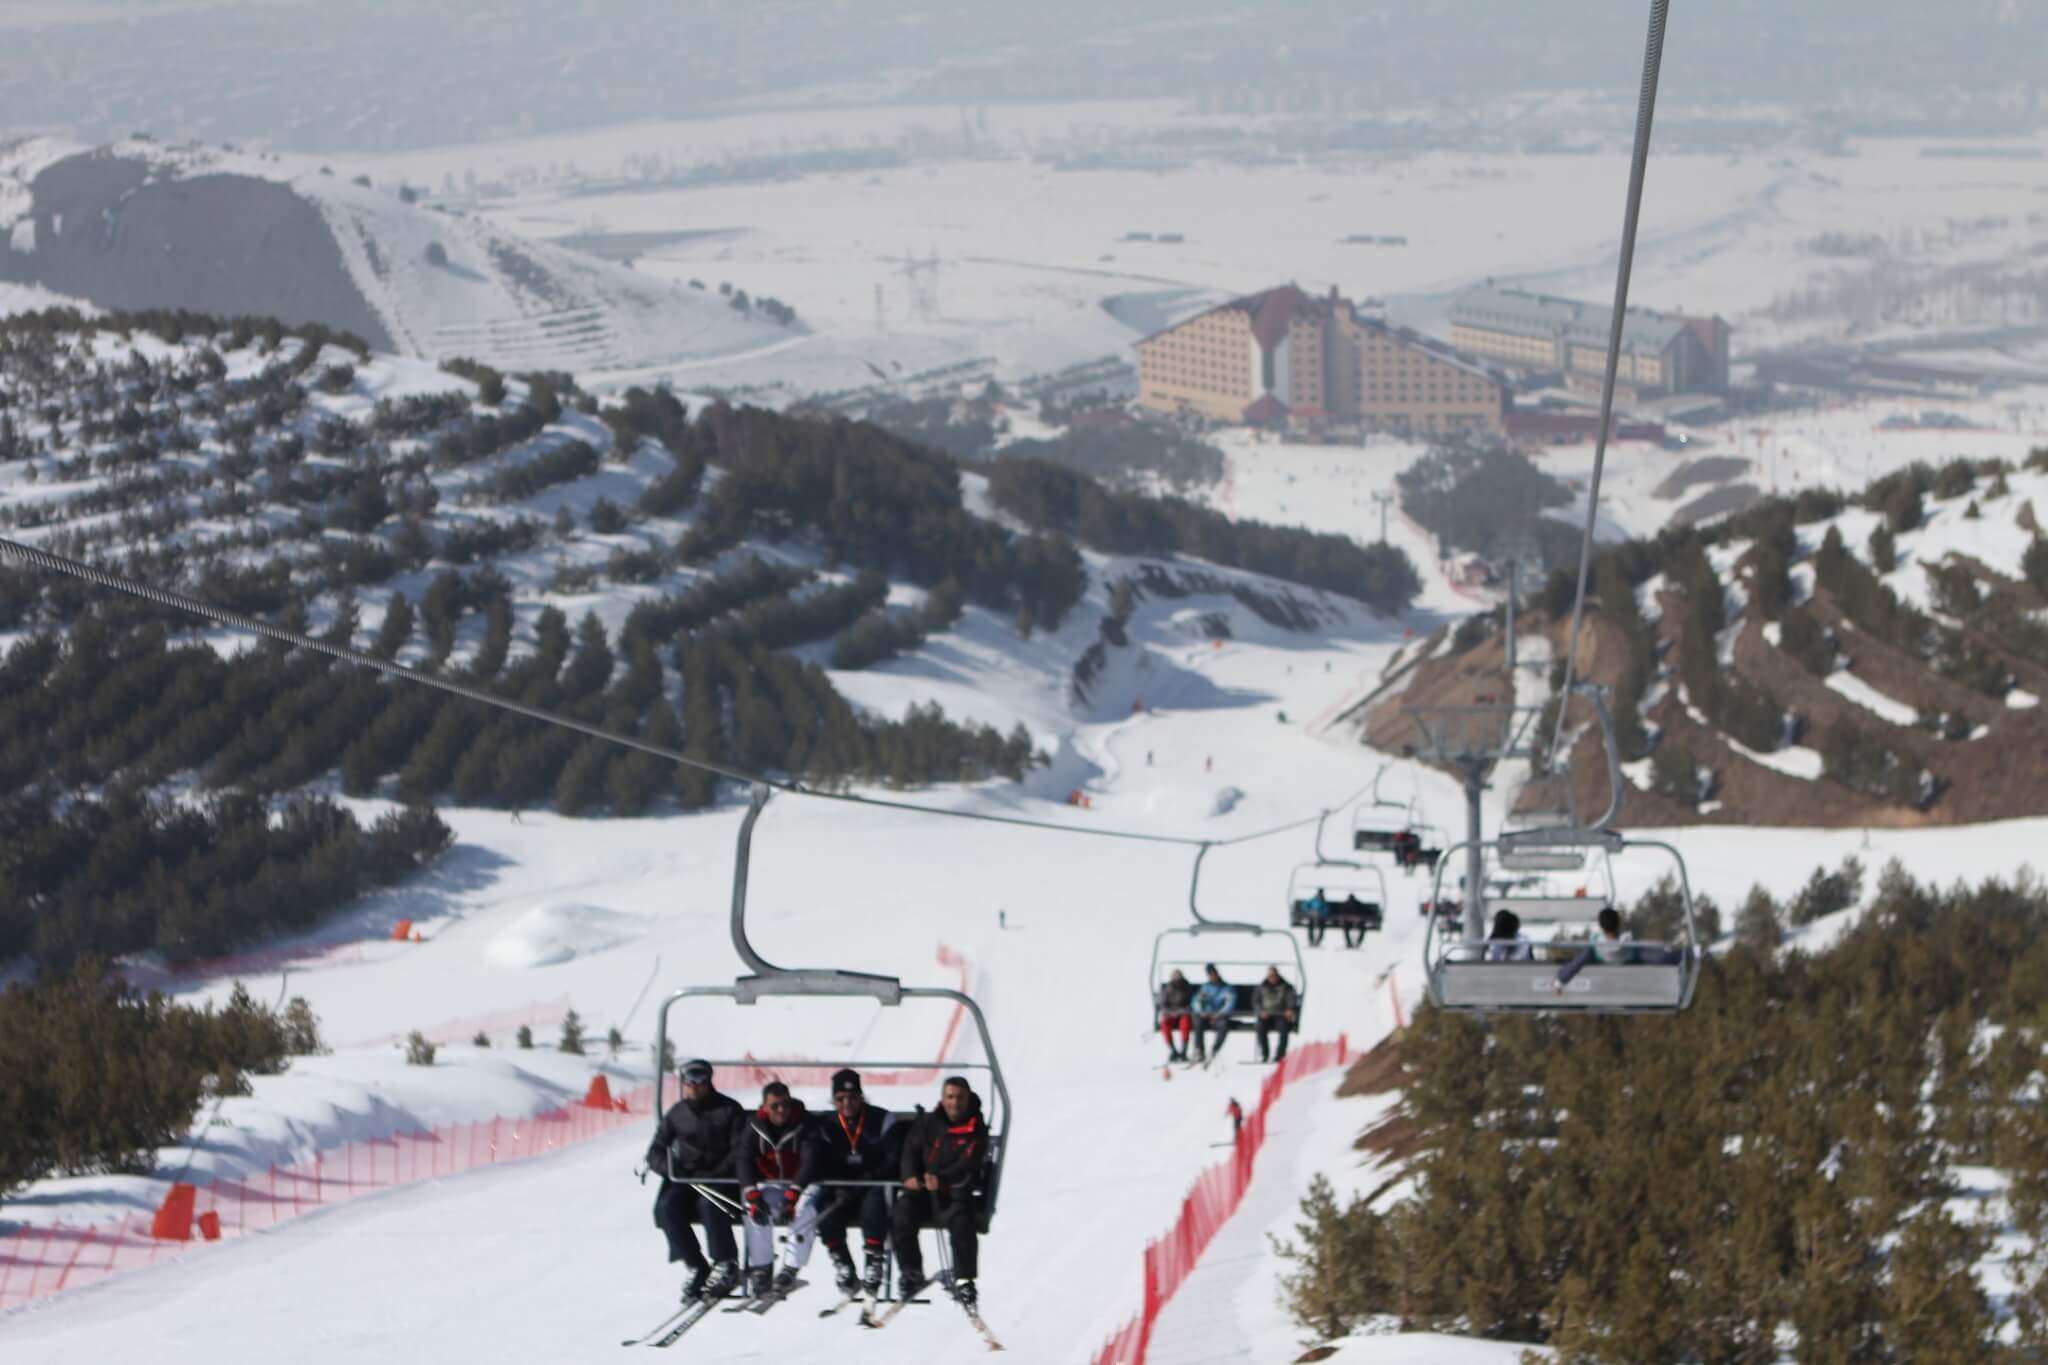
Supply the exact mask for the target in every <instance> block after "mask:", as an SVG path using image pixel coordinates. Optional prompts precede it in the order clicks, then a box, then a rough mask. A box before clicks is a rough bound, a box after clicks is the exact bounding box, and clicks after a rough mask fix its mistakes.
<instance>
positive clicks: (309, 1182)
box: [0, 1077, 654, 1309]
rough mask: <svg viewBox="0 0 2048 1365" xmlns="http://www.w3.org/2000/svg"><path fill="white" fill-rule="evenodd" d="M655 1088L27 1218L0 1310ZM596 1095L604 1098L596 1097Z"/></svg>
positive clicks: (344, 1197)
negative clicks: (121, 1202)
mask: <svg viewBox="0 0 2048 1365" xmlns="http://www.w3.org/2000/svg"><path fill="white" fill-rule="evenodd" d="M599 1079H602V1078H601V1077H600V1078H599ZM653 1096H654V1088H653V1087H652V1086H650V1085H643V1086H640V1087H638V1088H637V1089H635V1090H632V1091H630V1092H628V1093H627V1094H626V1095H624V1096H623V1097H622V1098H617V1099H612V1098H611V1097H610V1096H609V1094H608V1090H607V1088H606V1087H599V1086H595V1085H593V1087H592V1093H591V1095H590V1096H589V1097H588V1098H587V1099H586V1100H585V1101H584V1102H582V1103H578V1104H571V1105H565V1106H563V1107H562V1108H559V1109H550V1110H548V1111H547V1112H546V1113H543V1114H535V1115H533V1116H531V1117H528V1118H512V1119H508V1118H495V1119H482V1120H479V1121H477V1122H474V1123H453V1124H447V1125H444V1126H442V1127H440V1128H436V1129H434V1130H432V1131H431V1132H415V1133H401V1134H397V1135H395V1136H392V1137H385V1138H376V1139H373V1140H369V1141H364V1142H351V1143H349V1144H348V1145H346V1146H344V1147H342V1148H340V1149H339V1150H336V1151H331V1152H320V1153H318V1154H316V1155H315V1156H314V1157H313V1158H312V1159H311V1160H309V1161H304V1162H300V1163H298V1164H297V1165H292V1166H272V1167H271V1168H270V1169H269V1170H267V1171H265V1172H263V1173H261V1174H253V1173H252V1174H250V1175H247V1176H242V1177H239V1178H222V1179H218V1180H211V1181H208V1182H207V1183H205V1184H203V1185H199V1184H196V1183H194V1184H187V1183H182V1182H181V1183H179V1184H176V1185H173V1186H172V1187H171V1193H170V1194H169V1196H168V1197H166V1198H165V1200H164V1204H163V1207H162V1208H160V1209H158V1210H157V1211H156V1212H155V1213H154V1214H133V1215H130V1216H129V1217H127V1218H124V1219H122V1220H121V1221H120V1222H118V1223H100V1224H95V1225H92V1226H87V1227H72V1226H69V1225H66V1224H62V1223H59V1224H56V1225H53V1226H47V1227H28V1226H23V1227H21V1228H19V1229H17V1230H16V1231H15V1232H14V1233H13V1234H12V1235H11V1236H0V1309H6V1308H11V1307H14V1306H16V1305H18V1304H23V1303H27V1302H29V1301H31V1300H33V1299H39V1298H45V1297H48V1296H49V1295H52V1294H58V1293H62V1292H63V1291H64V1290H66V1289H75V1288H77V1287H78V1286H80V1285H84V1284H90V1283H92V1282H93V1281H95V1280H101V1279H105V1278H106V1277H107V1276H109V1275H113V1274H118V1273H119V1272H121V1271H123V1270H132V1269H135V1268H136V1267H138V1266H145V1265H149V1264H151V1263H153V1262H155V1261H157V1260H159V1259H162V1258H164V1257H168V1256H177V1255H182V1254H183V1253H184V1252H185V1251H186V1250H187V1249H188V1248H189V1247H190V1245H191V1243H192V1242H194V1241H209V1242H211V1241H218V1240H220V1239H221V1238H225V1237H239V1236H241V1235H242V1234H243V1233H247V1232H256V1231H260V1230H261V1229H263V1228H267V1227H272V1226H275V1225H276V1224H278V1223H281V1222H284V1221H285V1220H286V1219H288V1218H293V1217H296V1216H297V1215H299V1214H301V1213H304V1212H306V1211H307V1210H308V1209H317V1208H324V1207H326V1206H328V1205H332V1204H341V1203H346V1202H347V1201H348V1200H350V1199H353V1198H355V1197H356V1196H357V1195H359V1194H367V1193H369V1192H371V1191H373V1190H384V1189H390V1188H391V1187H392V1186H394V1185H409V1184H411V1183H413V1182H415V1181H419V1180H432V1179H435V1178H437V1177H440V1176H445V1175H457V1174H460V1173H461V1172H463V1171H468V1170H474V1169H476V1168H477V1167H479V1166H492V1165H496V1164H498V1163H500V1162H506V1161H521V1160H524V1159H525V1158H527V1157H532V1156H541V1155H544V1154H546V1153H548V1152H553V1151H558V1150H560V1149H561V1148H563V1147H567V1146H570V1145H572V1144H574V1143H578V1142H583V1141H585V1140H587V1139H589V1138H594V1137H597V1136H600V1135H601V1134H604V1133H609V1132H612V1131H614V1130H616V1129H618V1128H622V1127H625V1126H626V1125H628V1124H636V1123H645V1122H646V1121H647V1120H648V1119H649V1118H650V1117H651V1116H652V1111H651V1109H650V1105H651V1103H652V1100H653ZM602 1100H609V1101H610V1102H609V1103H603V1104H599V1103H593V1101H602Z"/></svg>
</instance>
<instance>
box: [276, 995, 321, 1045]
mask: <svg viewBox="0 0 2048 1365" xmlns="http://www.w3.org/2000/svg"><path fill="white" fill-rule="evenodd" d="M284 1032H285V1046H286V1047H287V1048H288V1049H289V1050H290V1051H291V1054H292V1056H294V1057H318V1056H321V1055H324V1054H325V1053H326V1052H327V1048H326V1046H325V1045H324V1044H323V1043H322V1042H321V1041H320V1023H319V1021H318V1020H317V1019H315V1018H314V1017H313V1007H312V1006H311V1005H309V1004H307V1003H306V997H305V996H303V995H295V996H293V997H292V998H291V1002H290V1003H289V1004H287V1005H286V1006H285V1007H284Z"/></svg>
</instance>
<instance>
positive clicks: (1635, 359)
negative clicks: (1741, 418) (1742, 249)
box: [1450, 283, 1729, 396]
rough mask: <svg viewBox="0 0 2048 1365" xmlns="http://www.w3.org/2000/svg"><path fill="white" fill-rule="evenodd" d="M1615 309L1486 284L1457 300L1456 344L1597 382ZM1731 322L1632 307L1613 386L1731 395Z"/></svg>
mask: <svg viewBox="0 0 2048 1365" xmlns="http://www.w3.org/2000/svg"><path fill="white" fill-rule="evenodd" d="M1613 321H1614V310H1613V309H1611V308H1604V307H1602V306H1601V305H1599V304H1596V303H1581V302H1579V301H1578V300H1576V299H1562V298H1557V297H1555V296H1553V295H1549V294H1532V293H1530V292H1529V291H1527V290H1524V289H1508V288H1504V287H1502V286H1499V285H1496V284H1492V283H1487V284H1483V285H1479V286H1476V287H1475V288H1472V289H1468V290H1466V291H1465V292H1464V293H1462V294H1460V295H1459V296H1458V298H1457V301H1456V302H1454V303H1453V304H1452V305H1451V316H1450V322H1451V345H1452V346H1454V347H1456V348H1457V349H1458V350H1460V351H1463V352H1466V353H1468V354H1471V355H1479V356H1489V357H1491V358H1493V359H1495V360H1502V361H1506V362H1507V363H1508V364H1510V365H1518V366H1521V367H1524V368H1526V369H1532V370H1555V371H1557V372H1558V373H1560V374H1562V375H1563V376H1564V377H1565V380H1566V382H1568V383H1572V384H1575V385H1581V386H1590V385H1597V384H1598V383H1599V382H1600V381H1601V379H1602V378H1603V376H1604V375H1605V373H1606V367H1607V343H1608V340H1609V336H1608V333H1609V332H1610V330H1611V329H1612V327H1613ZM1728 332H1729V328H1728V324H1727V323H1725V322H1723V321H1722V320H1721V319H1720V318H1718V317H1714V318H1690V317H1681V316H1679V315H1678V314H1676V313H1659V312H1656V311H1654V310H1652V309H1648V308H1631V309H1629V310H1628V313H1627V315H1626V317H1625V318H1624V320H1623V322H1622V329H1621V355H1620V359H1619V361H1618V363H1617V365H1616V367H1615V383H1616V385H1617V387H1619V388H1620V389H1622V390H1623V391H1625V392H1627V393H1630V394H1633V395H1637V396H1646V395H1650V394H1656V393H1726V392H1727V391H1728Z"/></svg>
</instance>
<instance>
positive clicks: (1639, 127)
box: [1550, 0, 1670, 768]
mask: <svg viewBox="0 0 2048 1365" xmlns="http://www.w3.org/2000/svg"><path fill="white" fill-rule="evenodd" d="M1669 9H1670V0H1650V32H1649V38H1648V40H1647V42H1646V44H1645V46H1644V50H1643V84H1642V93H1641V95H1640V96H1639V98H1638V99H1637V102H1636V134H1635V147H1634V150H1633V152H1632V154H1631V156H1630V158H1629V169H1628V207H1627V210H1626V211H1625V213H1624V214H1623V216H1622V222H1621V255H1620V257H1619V259H1618V261H1617V263H1616V266H1615V272H1614V315H1613V317H1612V318H1610V319H1609V321H1608V329H1607V371H1606V373H1605V375H1603V376H1602V378H1601V381H1600V426H1599V428H1598V430H1597V431H1596V432H1595V434H1594V437H1593V476H1592V479H1591V481H1590V482H1589V483H1588V484H1587V486H1586V529H1585V533H1584V536H1583V537H1582V538H1581V540H1580V542H1579V586H1578V592H1577V594H1576V595H1575V596H1574V597H1573V598H1572V625H1571V630H1570V631H1569V632H1567V633H1566V635H1565V643H1564V687H1563V689H1562V690H1561V691H1560V692H1559V693H1558V695H1559V696H1561V697H1563V698H1564V699H1565V702H1564V704H1563V705H1560V706H1559V707H1558V708H1557V724H1556V726H1555V728H1554V729H1553V730H1552V731H1551V735H1550V764H1551V766H1552V767H1553V768H1554V767H1555V766H1556V764H1557V751H1558V746H1559V745H1560V744H1562V743H1563V741H1564V722H1565V713H1566V712H1567V711H1569V710H1570V709H1571V693H1572V679H1573V675H1574V673H1575V671H1576V670H1577V667H1578V661H1579V623H1580V619H1581V617H1582V615H1583V614H1584V612H1585V607H1586V580H1587V578H1588V577H1589V576H1590V575H1591V572H1592V567H1593V531H1594V528H1595V527H1596V526H1597V525H1598V523H1599V519H1600V475H1601V472H1602V470H1603V469H1605V467H1606V463H1607V431H1608V427H1609V424H1610V423H1611V422H1612V421H1613V419H1614V381H1615V374H1616V371H1617V369H1618V367H1619V365H1620V363H1621V334H1622V329H1623V326H1624V324H1625V323H1626V321H1627V310H1628V279H1629V272H1630V271H1631V270H1632V269H1633V267H1634V265H1635V256H1636V223H1637V220H1638V217H1639V215H1640V213H1641V210H1642V204H1643V176H1644V173H1645V172H1646V171H1647V170H1648V169H1649V162H1650V123H1651V120H1652V118H1653V117H1654V116H1655V114H1656V111H1657V75H1658V72H1659V71H1660V69H1661V68H1662V67H1663V64H1664V19H1665V15H1666V12H1667V11H1668V10H1669Z"/></svg>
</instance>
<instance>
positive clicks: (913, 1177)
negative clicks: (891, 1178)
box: [891, 1076, 988, 1308]
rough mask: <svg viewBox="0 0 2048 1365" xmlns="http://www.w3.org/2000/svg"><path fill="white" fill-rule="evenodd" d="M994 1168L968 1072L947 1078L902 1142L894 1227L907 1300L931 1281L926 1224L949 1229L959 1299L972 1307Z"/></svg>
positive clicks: (901, 1284)
mask: <svg viewBox="0 0 2048 1365" xmlns="http://www.w3.org/2000/svg"><path fill="white" fill-rule="evenodd" d="M987 1170H988V1123H987V1121H986V1120H985V1119H983V1118H982V1116H981V1099H980V1097H979V1096H977V1095H976V1094H975V1093H974V1091H973V1089H972V1088H971V1087H970V1086H969V1085H968V1084H967V1079H966V1077H964V1076H948V1077H947V1078H946V1084H945V1087H944V1088H943V1089H942V1090H941V1091H940V1092H939V1107H938V1108H937V1109H935V1110H933V1111H932V1112H931V1113H929V1114H926V1115H924V1116H923V1117H921V1118H919V1119H918V1120H917V1121H916V1123H914V1124H912V1125H911V1129H910V1133H909V1135H908V1136H907V1137H906V1138H905V1140H904V1144H903V1164H902V1172H903V1193H902V1194H900V1195H898V1196H897V1198H896V1209H895V1212H894V1214H893V1215H892V1218H891V1221H892V1223H893V1225H894V1226H893V1227H892V1229H891V1230H892V1232H893V1233H894V1241H895V1245H896V1264H897V1265H898V1266H899V1267H901V1270H902V1275H901V1278H900V1279H899V1280H898V1281H897V1286H896V1288H897V1295H898V1297H899V1298H902V1299H904V1300H908V1299H910V1298H911V1297H913V1296H914V1295H916V1293H917V1292H918V1291H919V1290H921V1289H923V1288H924V1287H925V1286H926V1285H927V1284H929V1283H931V1281H930V1279H929V1278H928V1277H927V1276H926V1275H925V1273H924V1249H923V1248H922V1247H920V1246H919V1245H918V1243H917V1232H918V1229H919V1228H920V1227H922V1226H923V1225H924V1224H926V1223H927V1222H929V1223H931V1224H933V1225H934V1226H936V1227H939V1228H941V1229H943V1230H944V1232H945V1235H946V1237H947V1238H948V1239H949V1241H950V1243H951V1246H952V1250H953V1297H954V1298H956V1299H958V1300H959V1301H960V1303H961V1304H962V1305H964V1306H965V1307H967V1308H974V1307H976V1306H977V1304H978V1302H979V1297H978V1295H977V1293H976V1290H975V1287H974V1274H975V1269H976V1260H977V1253H978V1251H979V1249H980V1244H979V1241H978V1237H977V1222H976V1220H977V1219H978V1218H979V1217H980V1216H981V1191H982V1181H983V1179H984V1178H985V1177H986V1174H987Z"/></svg>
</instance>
